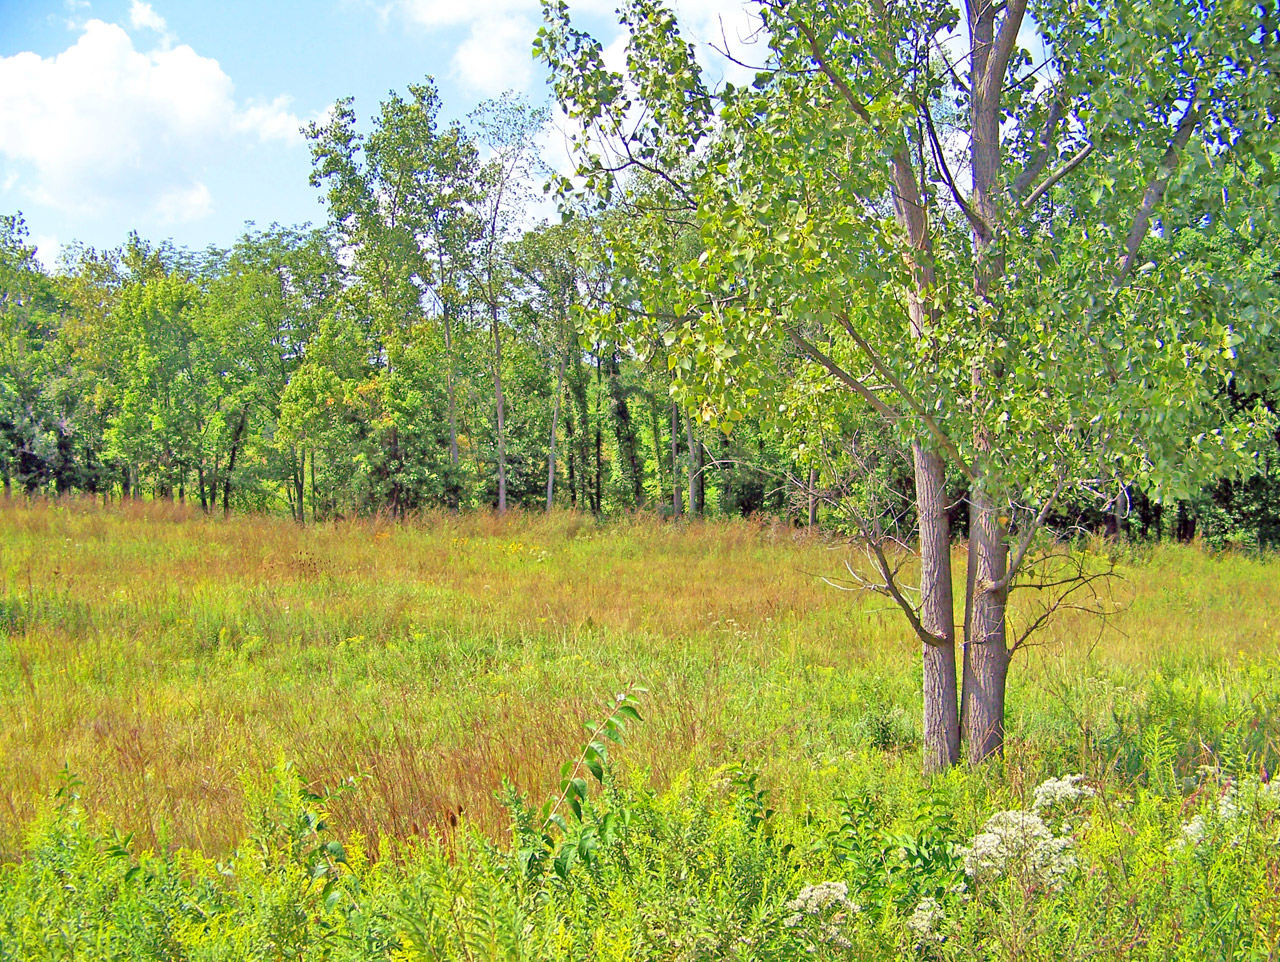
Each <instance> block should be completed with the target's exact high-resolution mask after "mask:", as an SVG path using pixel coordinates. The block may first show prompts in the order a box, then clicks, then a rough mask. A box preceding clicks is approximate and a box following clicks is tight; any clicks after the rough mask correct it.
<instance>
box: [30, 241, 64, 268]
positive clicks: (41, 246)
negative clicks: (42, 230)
mask: <svg viewBox="0 0 1280 962" xmlns="http://www.w3.org/2000/svg"><path fill="white" fill-rule="evenodd" d="M32 242H33V243H34V244H35V246H36V260H38V261H39V262H40V263H41V264H42V265H43V266H44V269H45V270H47V271H52V270H55V269H56V268H57V266H58V254H60V253H61V252H62V242H61V241H59V240H58V238H57V237H56V236H54V235H53V234H37V235H36V236H35V237H33V238H32Z"/></svg>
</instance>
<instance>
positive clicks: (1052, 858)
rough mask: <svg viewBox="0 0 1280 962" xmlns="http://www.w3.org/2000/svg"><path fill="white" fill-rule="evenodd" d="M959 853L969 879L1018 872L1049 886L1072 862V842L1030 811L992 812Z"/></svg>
mask: <svg viewBox="0 0 1280 962" xmlns="http://www.w3.org/2000/svg"><path fill="white" fill-rule="evenodd" d="M961 854H962V855H963V856H964V870H965V873H966V874H967V875H969V876H970V877H971V878H973V879H976V880H984V879H998V878H1000V877H1002V876H1004V875H1006V874H1009V875H1018V876H1020V877H1022V878H1024V879H1026V880H1027V881H1030V882H1034V883H1037V884H1040V885H1044V886H1045V887H1047V888H1050V889H1057V888H1059V887H1060V886H1061V880H1062V878H1063V876H1065V875H1066V874H1067V872H1069V871H1070V870H1071V869H1073V868H1074V867H1075V865H1076V857H1075V842H1074V841H1073V840H1072V839H1071V838H1070V837H1069V836H1065V835H1064V836H1058V835H1054V834H1053V832H1052V831H1051V830H1050V829H1049V826H1047V825H1046V824H1045V823H1044V822H1043V821H1042V820H1041V818H1040V816H1039V815H1036V814H1035V813H1034V812H1023V811H1010V812H996V814H994V815H992V816H991V817H990V818H989V819H987V824H986V825H984V826H983V828H982V831H981V832H979V833H978V835H977V836H975V837H974V840H973V844H972V845H969V846H966V847H965V848H963V849H961Z"/></svg>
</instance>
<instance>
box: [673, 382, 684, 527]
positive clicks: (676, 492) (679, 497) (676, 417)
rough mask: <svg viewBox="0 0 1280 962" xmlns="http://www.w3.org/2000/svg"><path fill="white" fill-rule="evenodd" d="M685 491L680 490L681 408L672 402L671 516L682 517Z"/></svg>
mask: <svg viewBox="0 0 1280 962" xmlns="http://www.w3.org/2000/svg"><path fill="white" fill-rule="evenodd" d="M683 506H684V492H683V491H681V490H680V408H679V407H678V406H677V405H676V402H675V401H672V402H671V517H673V518H678V517H680V511H681V508H682V507H683Z"/></svg>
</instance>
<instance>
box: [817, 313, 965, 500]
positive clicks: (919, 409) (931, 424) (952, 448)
mask: <svg viewBox="0 0 1280 962" xmlns="http://www.w3.org/2000/svg"><path fill="white" fill-rule="evenodd" d="M836 319H837V320H839V321H840V324H841V326H842V327H843V328H844V329H845V333H847V334H848V335H849V337H850V338H852V339H853V342H854V343H855V344H857V345H858V347H859V348H860V349H861V350H862V352H863V353H864V354H866V355H867V357H868V358H869V359H870V361H871V366H872V367H874V368H875V369H876V373H877V374H879V375H880V376H881V377H882V378H884V379H885V380H886V381H887V382H888V383H889V386H890V387H892V388H893V389H894V391H896V392H897V393H898V396H899V397H900V398H902V400H904V401H906V402H907V406H908V407H909V408H911V410H912V411H913V412H914V413H915V415H916V417H918V418H920V420H922V421H923V422H924V425H925V427H926V428H928V429H929V433H930V434H932V435H933V436H934V438H935V439H936V440H937V442H938V444H939V445H940V446H941V447H942V449H943V450H944V451H946V452H947V454H948V455H950V457H951V459H952V460H953V461H954V462H955V464H956V467H958V468H959V469H960V472H961V474H963V475H964V476H965V477H966V478H967V479H968V480H970V481H973V480H975V479H976V475H975V474H974V472H973V469H972V468H971V467H969V464H968V462H966V461H965V459H964V458H963V456H961V454H960V449H959V448H957V447H956V445H955V442H953V441H952V440H951V439H950V438H949V437H947V435H946V432H944V431H943V430H942V428H941V427H940V426H939V425H938V422H937V421H935V420H934V418H933V415H931V414H930V413H929V412H928V411H926V410H925V409H924V405H923V404H921V403H920V402H919V401H918V400H917V399H916V397H915V395H914V394H912V393H911V392H910V391H908V390H907V387H906V385H905V384H903V383H902V382H901V381H900V380H898V378H897V377H895V376H894V373H893V372H892V371H891V370H889V367H888V365H886V364H885V363H884V362H883V361H882V360H880V355H878V354H877V353H876V352H875V350H874V349H873V348H872V347H871V345H870V344H869V343H867V340H866V338H864V337H863V336H862V335H861V334H859V333H858V332H857V329H855V328H854V326H853V324H852V323H851V322H850V321H849V315H847V314H845V313H844V312H840V313H838V314H837V315H836Z"/></svg>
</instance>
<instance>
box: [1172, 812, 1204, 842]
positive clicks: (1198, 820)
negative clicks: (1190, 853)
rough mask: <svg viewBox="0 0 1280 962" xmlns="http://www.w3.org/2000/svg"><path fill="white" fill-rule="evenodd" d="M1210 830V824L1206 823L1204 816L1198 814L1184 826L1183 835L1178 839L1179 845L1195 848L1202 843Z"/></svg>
mask: <svg viewBox="0 0 1280 962" xmlns="http://www.w3.org/2000/svg"><path fill="white" fill-rule="evenodd" d="M1208 832H1209V826H1208V825H1207V824H1206V823H1205V820H1204V816H1203V815H1197V816H1196V817H1195V818H1193V819H1192V820H1191V821H1189V822H1187V823H1185V824H1184V825H1183V826H1182V835H1181V837H1180V838H1179V839H1178V841H1177V847H1178V848H1193V847H1195V846H1196V845H1199V844H1200V842H1201V840H1202V839H1203V838H1204V837H1205V835H1207V834H1208Z"/></svg>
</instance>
